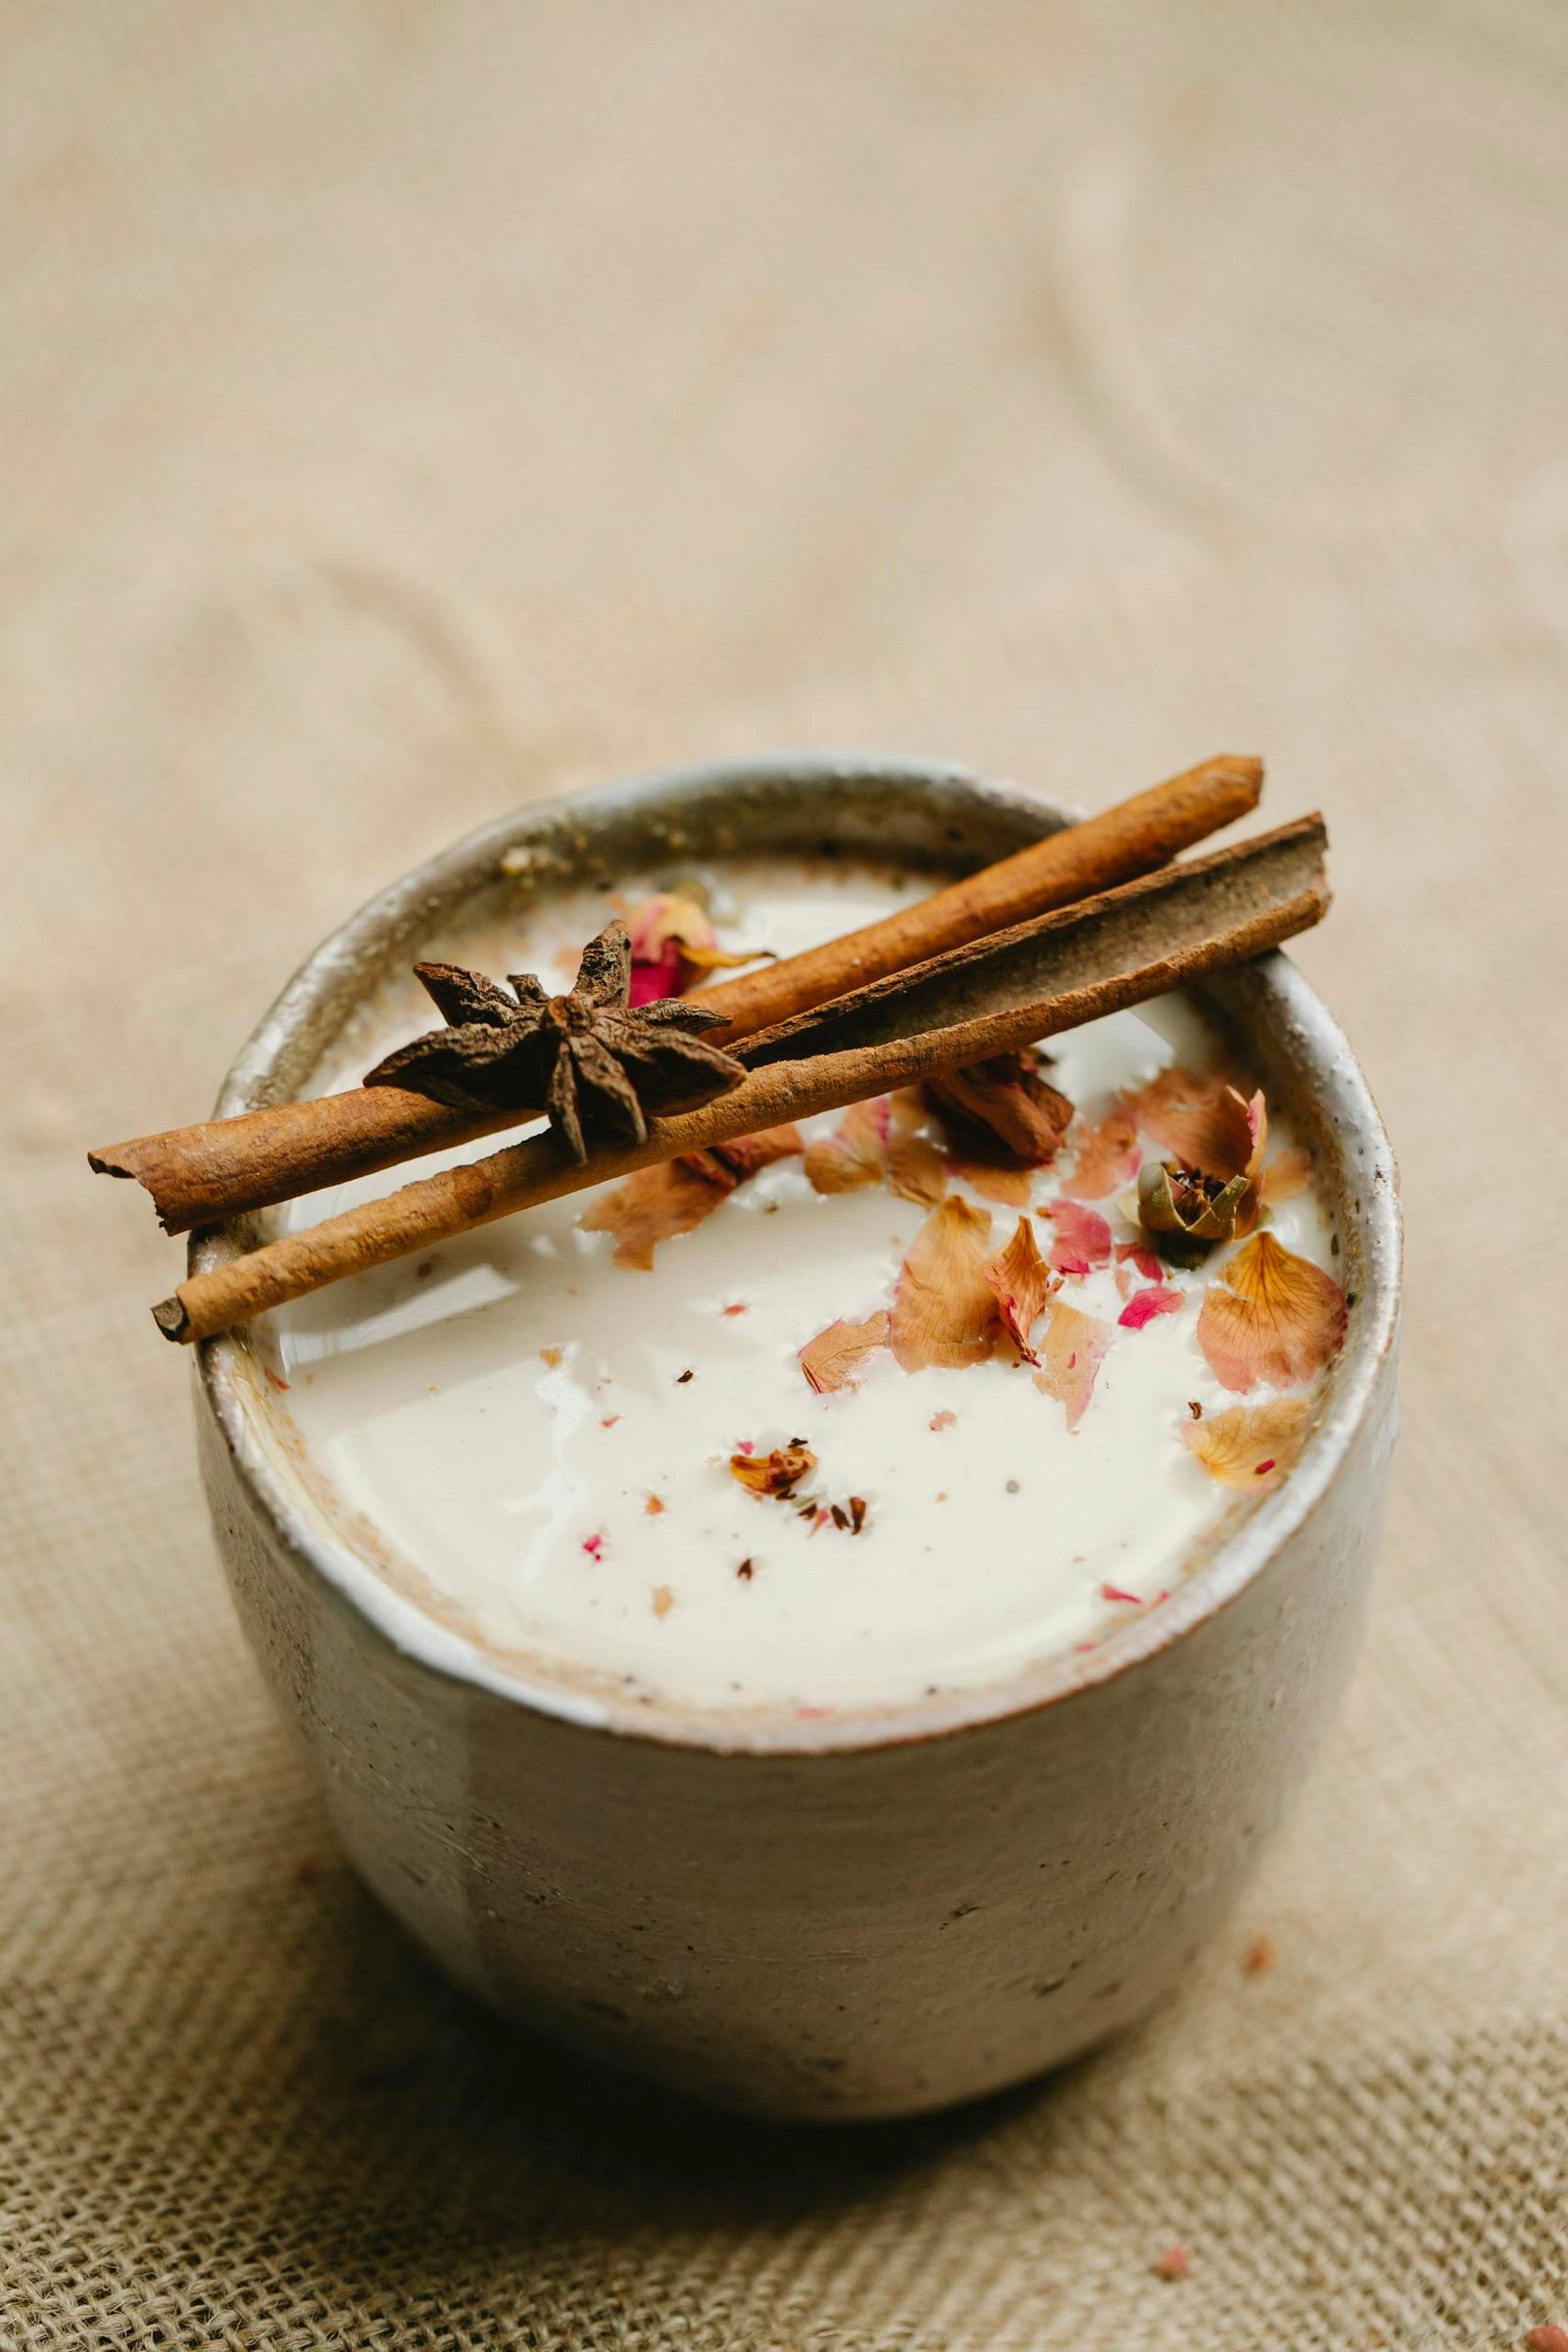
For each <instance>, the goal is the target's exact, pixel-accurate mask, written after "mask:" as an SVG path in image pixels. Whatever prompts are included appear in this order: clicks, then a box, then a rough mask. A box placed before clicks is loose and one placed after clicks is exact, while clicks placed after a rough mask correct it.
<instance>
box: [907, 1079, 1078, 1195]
mask: <svg viewBox="0 0 1568 2352" xmlns="http://www.w3.org/2000/svg"><path fill="white" fill-rule="evenodd" d="M926 1085H927V1092H928V1093H929V1094H930V1096H931V1097H932V1099H933V1101H934V1102H935V1103H937V1105H938V1107H939V1108H940V1109H942V1110H944V1111H956V1112H957V1113H958V1115H959V1117H960V1118H962V1119H966V1120H967V1121H968V1122H969V1123H970V1125H971V1126H975V1127H981V1128H984V1129H986V1131H987V1132H988V1133H989V1134H990V1135H992V1136H993V1137H995V1139H996V1141H997V1142H998V1143H999V1144H1000V1145H1001V1146H1002V1147H1003V1149H1004V1151H1005V1152H1009V1153H1010V1154H1011V1156H1012V1157H1013V1158H1014V1159H1015V1160H1021V1161H1022V1162H1023V1164H1024V1166H1025V1167H1030V1168H1042V1167H1044V1166H1045V1164H1046V1162H1047V1161H1048V1160H1050V1159H1054V1157H1055V1155H1056V1152H1057V1151H1058V1150H1059V1149H1060V1145H1061V1139H1062V1137H1063V1136H1064V1135H1065V1134H1066V1132H1067V1129H1068V1126H1069V1125H1070V1123H1071V1120H1072V1115H1073V1106H1072V1104H1071V1103H1069V1102H1068V1100H1067V1098H1066V1096H1065V1095H1063V1094H1059V1093H1058V1092H1057V1090H1056V1088H1055V1087H1054V1086H1052V1085H1050V1084H1048V1082H1047V1081H1046V1080H1045V1079H1044V1078H1043V1077H1042V1076H1041V1074H1040V1070H1039V1066H1038V1064H1037V1063H1036V1061H1035V1060H1034V1058H1033V1056H1032V1055H1030V1054H1022V1053H1014V1054H994V1055H993V1056H992V1057H991V1059H990V1060H988V1061H972V1062H970V1063H968V1064H967V1066H966V1067H965V1068H963V1069H959V1070H941V1071H939V1072H938V1073H937V1075H936V1076H935V1077H934V1078H931V1079H928V1080H927V1082H926Z"/></svg>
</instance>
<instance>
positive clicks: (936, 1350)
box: [889, 1194, 997, 1372]
mask: <svg viewBox="0 0 1568 2352" xmlns="http://www.w3.org/2000/svg"><path fill="white" fill-rule="evenodd" d="M990 1242H991V1218H990V1215H989V1213H988V1211H987V1210H985V1209H983V1208H975V1207H972V1206H971V1205H970V1203H969V1202H968V1201H960V1200H959V1199H958V1198H957V1196H956V1194H954V1195H951V1196H950V1197H949V1199H947V1200H946V1201H943V1203H942V1205H941V1207H940V1208H934V1209H933V1210H932V1211H931V1213H930V1215H929V1216H928V1217H927V1218H926V1219H925V1222H924V1223H923V1224H922V1225H921V1227H920V1230H919V1232H918V1233H917V1234H916V1235H915V1237H914V1240H913V1242H912V1243H911V1244H910V1247H909V1253H908V1255H907V1257H906V1259H905V1261H904V1264H903V1266H902V1268H901V1269H900V1273H899V1281H898V1288H897V1289H896V1291H895V1292H894V1294H893V1313H892V1316H891V1319H890V1328H889V1344H890V1345H891V1347H892V1349H893V1352H894V1354H895V1355H896V1356H897V1358H898V1360H899V1362H900V1363H901V1364H902V1365H903V1367H904V1369H905V1371H906V1372H918V1371H921V1370H923V1369H924V1367H925V1366H926V1365H927V1364H947V1365H963V1364H978V1363H981V1362H983V1360H984V1359H985V1358H986V1357H987V1356H988V1355H989V1354H990V1353H991V1351H992V1349H993V1348H994V1347H995V1346H996V1336H997V1301H996V1295H995V1293H994V1292H993V1290H992V1288H991V1285H990V1283H989V1282H988V1281H987V1280H986V1259H987V1257H988V1255H989V1253H990Z"/></svg>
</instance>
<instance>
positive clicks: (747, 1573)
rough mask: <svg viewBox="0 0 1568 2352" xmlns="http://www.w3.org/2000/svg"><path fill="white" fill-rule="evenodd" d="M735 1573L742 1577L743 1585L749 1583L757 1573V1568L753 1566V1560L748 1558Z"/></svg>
mask: <svg viewBox="0 0 1568 2352" xmlns="http://www.w3.org/2000/svg"><path fill="white" fill-rule="evenodd" d="M735 1573H736V1575H737V1576H738V1577H739V1578H740V1580H741V1583H742V1584H743V1585H749V1584H750V1583H751V1581H752V1579H753V1577H754V1576H755V1575H756V1574H757V1570H756V1568H755V1567H754V1566H753V1564H752V1562H751V1561H750V1560H749V1559H746V1560H742V1562H741V1564H740V1566H739V1567H738V1568H737V1569H736V1571H735Z"/></svg>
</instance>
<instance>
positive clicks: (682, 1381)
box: [675, 1364, 697, 1389]
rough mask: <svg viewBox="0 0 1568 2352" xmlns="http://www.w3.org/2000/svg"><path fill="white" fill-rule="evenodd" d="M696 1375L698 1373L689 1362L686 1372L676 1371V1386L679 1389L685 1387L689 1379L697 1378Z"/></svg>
mask: <svg viewBox="0 0 1568 2352" xmlns="http://www.w3.org/2000/svg"><path fill="white" fill-rule="evenodd" d="M696 1377H697V1375H696V1373H695V1372H694V1371H693V1370H692V1368H691V1366H690V1364H688V1365H687V1367H686V1369H685V1371H684V1372H677V1373H676V1375H675V1386H676V1388H677V1389H683V1388H684V1387H685V1386H686V1383H687V1382H688V1381H689V1380H695V1379H696Z"/></svg>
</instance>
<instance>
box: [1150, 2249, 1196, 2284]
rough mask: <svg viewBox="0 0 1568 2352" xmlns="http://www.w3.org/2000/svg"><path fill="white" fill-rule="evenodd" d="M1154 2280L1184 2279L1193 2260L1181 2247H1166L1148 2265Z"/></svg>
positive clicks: (1186, 2250) (1190, 2268)
mask: <svg viewBox="0 0 1568 2352" xmlns="http://www.w3.org/2000/svg"><path fill="white" fill-rule="evenodd" d="M1149 2267H1150V2269H1151V2270H1152V2272H1153V2274H1154V2277H1155V2278H1186V2277H1187V2276H1188V2274H1189V2273H1190V2271H1191V2270H1192V2267H1193V2258H1192V2255H1191V2254H1190V2253H1189V2251H1188V2249H1187V2248H1186V2247H1185V2246H1183V2245H1175V2246H1167V2247H1166V2248H1165V2251H1164V2253H1163V2254H1156V2255H1155V2257H1154V2259H1153V2261H1152V2263H1151V2264H1150V2266H1149Z"/></svg>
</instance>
